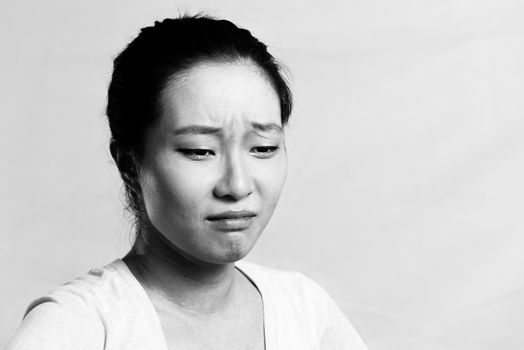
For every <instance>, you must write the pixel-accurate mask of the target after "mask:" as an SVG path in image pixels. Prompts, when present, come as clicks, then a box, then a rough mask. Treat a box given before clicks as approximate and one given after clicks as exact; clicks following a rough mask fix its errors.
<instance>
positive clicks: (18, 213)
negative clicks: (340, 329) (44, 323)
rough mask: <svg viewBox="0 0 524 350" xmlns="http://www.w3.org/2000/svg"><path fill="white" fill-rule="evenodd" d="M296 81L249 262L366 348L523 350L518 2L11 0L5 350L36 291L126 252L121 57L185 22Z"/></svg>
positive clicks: (0, 31)
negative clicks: (277, 177) (293, 277)
mask: <svg viewBox="0 0 524 350" xmlns="http://www.w3.org/2000/svg"><path fill="white" fill-rule="evenodd" d="M185 10H188V11H189V12H191V13H194V12H198V11H207V12H209V13H210V14H213V15H216V16H219V17H224V18H227V19H230V20H232V21H234V22H235V23H237V24H238V25H240V26H244V27H246V28H248V29H250V30H251V31H252V32H253V34H254V35H255V36H257V37H259V38H260V39H261V40H262V41H264V42H266V43H267V44H268V45H269V46H270V50H271V52H272V53H273V54H274V55H275V56H277V57H278V58H280V59H281V61H282V62H284V63H285V65H286V66H287V67H288V68H289V70H290V71H291V76H290V80H291V84H292V87H293V91H294V93H295V100H296V108H295V111H294V113H293V116H292V121H291V125H290V127H289V130H288V141H287V143H288V151H289V159H290V169H289V174H288V180H287V185H286V187H285V190H284V192H283V194H282V197H281V202H280V204H279V207H278V208H277V210H276V213H275V215H274V217H273V219H272V221H271V223H270V224H269V226H268V227H267V229H266V231H265V232H264V234H263V236H262V238H261V240H260V241H259V244H258V246H257V247H256V248H255V250H254V251H253V252H252V253H251V254H250V255H249V257H248V260H251V261H254V262H258V263H262V264H265V265H269V266H275V267H280V268H285V269H297V270H301V271H302V272H304V273H306V274H308V275H309V276H311V277H312V278H314V279H315V280H317V281H318V282H319V283H320V284H322V285H323V286H324V287H325V288H326V289H327V290H328V291H329V293H330V294H331V295H332V296H333V297H334V298H335V299H336V301H337V302H338V304H339V305H340V306H341V308H342V309H343V311H344V312H345V313H346V314H347V316H348V317H349V318H350V320H351V321H352V322H353V324H354V325H355V327H356V328H357V329H358V330H359V332H360V333H361V335H362V337H363V338H364V340H365V341H366V342H367V343H368V345H369V348H370V350H379V349H403V350H406V349H429V350H433V349H439V350H440V349H461V350H464V349H475V350H479V349H522V348H524V333H523V331H522V330H523V329H524V312H523V311H524V254H523V251H524V215H523V209H524V199H523V197H524V185H523V183H522V179H524V137H523V134H524V116H523V112H524V98H523V93H524V21H523V18H524V3H523V2H522V1H510V0H476V1H475V0H453V1H452V0H443V1H430V0H418V1H415V0H413V1H408V0H395V1H391V0H366V1H364V0H348V1H331V2H330V1H327V2H319V1H316V2H313V1H310V2H308V1H279V0H266V1H257V2H254V1H253V2H250V1H240V0H235V1H203V0H198V1H147V2H146V1H129V0H126V1H124V0H118V1H84V2H81V1H65V0H49V1H21V0H19V1H9V0H8V1H6V0H4V1H3V2H2V3H1V4H0V42H1V48H0V96H1V103H0V112H1V115H2V117H1V118H2V119H1V120H2V127H1V128H0V157H1V179H2V181H1V183H0V191H1V192H0V213H1V219H2V220H1V230H0V239H1V242H2V243H1V244H0V274H1V276H2V277H3V278H2V280H3V281H2V284H1V289H0V293H1V294H0V344H3V343H5V341H6V340H7V338H8V337H9V336H10V335H11V334H12V333H13V332H14V330H15V328H16V327H17V325H18V324H19V322H20V319H21V316H22V314H23V311H24V309H25V307H26V306H27V305H28V303H29V302H30V301H31V300H32V299H33V298H35V297H37V296H40V295H42V294H44V293H46V292H47V291H49V290H50V289H51V288H53V287H55V286H57V285H59V284H61V283H63V282H64V281H66V280H67V279H70V278H72V277H74V276H75V275H78V274H80V273H83V272H85V271H87V270H88V269H89V268H91V267H96V266H100V265H104V264H107V263H109V262H110V261H112V260H113V259H115V258H117V257H121V256H122V255H123V254H124V253H125V252H126V250H127V249H128V247H129V237H130V229H129V225H128V223H127V222H128V221H127V219H126V218H125V215H124V214H123V209H122V205H121V202H122V199H121V198H122V196H121V194H122V186H121V183H120V180H119V178H118V174H117V171H116V168H115V167H114V166H113V164H112V161H111V159H110V156H109V152H108V146H107V144H108V139H109V132H108V128H107V126H106V122H105V117H104V108H105V103H106V101H105V98H106V89H107V84H108V82H109V77H110V74H111V66H112V58H113V57H114V56H115V55H116V54H117V53H118V52H119V51H120V50H121V49H122V48H123V47H124V45H125V44H126V43H127V42H128V41H129V40H130V39H131V38H132V37H134V36H135V35H136V34H137V32H138V29H139V28H140V27H143V26H147V25H150V24H152V22H153V21H154V20H157V19H163V18H165V17H170V16H171V17H172V16H176V15H177V14H178V12H179V11H182V12H183V11H185Z"/></svg>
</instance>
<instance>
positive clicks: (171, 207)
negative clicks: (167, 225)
mask: <svg viewBox="0 0 524 350" xmlns="http://www.w3.org/2000/svg"><path fill="white" fill-rule="evenodd" d="M161 164H164V165H163V166H158V167H152V168H149V169H146V170H145V171H144V173H143V175H142V181H141V186H142V193H143V198H144V204H145V206H146V211H147V213H148V215H149V217H150V219H151V220H152V221H153V222H158V221H165V220H169V219H170V218H171V219H180V218H190V217H195V214H198V213H200V207H199V205H201V204H202V199H203V197H204V196H205V193H204V188H205V184H204V183H203V181H202V180H203V179H202V177H199V176H194V174H191V172H190V171H188V169H184V170H182V169H179V168H177V167H174V166H171V167H170V166H166V165H165V164H167V163H165V162H163V163H162V162H161Z"/></svg>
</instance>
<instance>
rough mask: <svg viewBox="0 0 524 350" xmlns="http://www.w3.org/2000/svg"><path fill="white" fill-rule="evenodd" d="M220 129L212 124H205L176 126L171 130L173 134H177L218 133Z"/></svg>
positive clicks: (220, 131)
mask: <svg viewBox="0 0 524 350" xmlns="http://www.w3.org/2000/svg"><path fill="white" fill-rule="evenodd" d="M221 133H222V129H220V128H215V127H212V126H206V125H187V126H183V127H181V128H178V129H176V130H174V131H173V134H174V135H175V136H178V135H188V134H189V135H220V134H221Z"/></svg>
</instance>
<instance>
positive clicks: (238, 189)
mask: <svg viewBox="0 0 524 350" xmlns="http://www.w3.org/2000/svg"><path fill="white" fill-rule="evenodd" d="M221 170H222V171H221V173H222V176H221V177H220V179H219V180H218V182H217V183H216V185H215V188H214V190H213V193H214V195H215V196H216V197H218V198H221V199H226V200H230V201H239V200H241V199H243V198H245V197H247V196H249V195H250V194H251V193H253V190H254V183H253V178H252V174H251V171H250V169H249V166H248V164H246V162H245V161H244V160H242V159H241V157H240V156H235V155H230V156H228V157H226V159H224V162H223V165H222V169H221Z"/></svg>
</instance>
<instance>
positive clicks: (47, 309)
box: [7, 261, 119, 349]
mask: <svg viewBox="0 0 524 350" xmlns="http://www.w3.org/2000/svg"><path fill="white" fill-rule="evenodd" d="M118 264H119V262H117V261H115V262H113V263H111V264H109V265H107V266H105V267H103V268H96V269H92V270H90V271H89V272H88V273H86V274H83V275H81V276H79V277H76V278H75V279H73V280H70V281H68V282H66V283H64V284H63V285H62V286H60V287H58V288H55V289H54V290H52V291H51V292H50V293H49V294H47V295H45V296H42V297H39V298H37V299H35V300H34V301H33V302H31V303H30V304H29V306H28V308H27V309H26V311H25V313H24V319H23V322H22V324H21V326H20V327H19V329H18V331H17V333H16V334H15V336H14V337H13V338H12V340H11V342H10V343H9V346H8V347H7V349H36V348H38V349H51V348H60V349H70V348H71V349H72V348H75V347H77V348H79V349H83V348H86V349H88V348H90V349H95V348H102V346H103V341H104V324H103V320H102V318H101V315H100V300H101V299H103V298H106V297H107V296H108V295H111V294H114V287H115V286H117V285H118V284H119V282H118V279H119V277H118V273H117V271H118ZM102 295H103V296H104V297H103V298H101V296H102ZM73 344H76V345H74V346H73ZM83 345H85V347H83Z"/></svg>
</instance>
